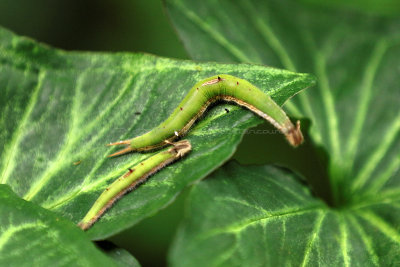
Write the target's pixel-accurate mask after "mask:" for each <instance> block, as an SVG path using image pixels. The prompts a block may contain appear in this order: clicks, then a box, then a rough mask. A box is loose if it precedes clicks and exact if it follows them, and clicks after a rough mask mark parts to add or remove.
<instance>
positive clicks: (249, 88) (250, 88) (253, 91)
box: [108, 74, 303, 157]
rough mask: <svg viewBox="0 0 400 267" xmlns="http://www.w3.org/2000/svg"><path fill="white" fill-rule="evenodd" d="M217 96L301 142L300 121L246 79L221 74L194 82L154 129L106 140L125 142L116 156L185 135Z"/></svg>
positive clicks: (291, 138) (149, 148) (288, 137)
mask: <svg viewBox="0 0 400 267" xmlns="http://www.w3.org/2000/svg"><path fill="white" fill-rule="evenodd" d="M219 100H223V101H227V102H234V103H236V104H238V105H240V106H243V107H246V108H248V109H250V110H251V111H253V112H254V113H256V114H257V115H259V116H260V117H262V118H263V119H265V120H267V121H269V122H270V123H272V125H274V126H275V127H276V128H277V129H278V130H279V131H281V132H282V133H283V134H284V135H285V136H286V138H287V140H288V141H289V143H290V144H291V145H293V146H297V145H299V144H301V143H302V142H303V135H302V133H301V131H300V122H299V121H297V124H296V126H294V125H293V124H292V122H291V121H290V120H289V118H288V117H287V115H286V113H285V112H284V111H283V109H281V107H280V106H278V105H277V104H276V103H275V102H274V101H273V100H272V99H271V97H270V96H269V95H267V94H265V93H264V92H262V91H261V90H260V89H258V88H257V87H256V86H254V85H252V84H251V83H249V82H248V81H246V80H243V79H240V78H237V77H234V76H231V75H226V74H221V75H216V76H213V77H210V78H207V79H204V80H202V81H200V82H198V83H196V84H195V85H194V86H193V88H192V89H191V90H190V91H189V93H188V94H187V95H186V97H185V98H184V99H183V100H182V102H181V103H180V104H179V106H178V107H177V108H176V109H175V110H174V112H173V113H172V114H171V115H170V116H169V118H168V119H166V120H165V121H164V122H163V123H161V124H160V125H159V126H157V127H156V128H154V129H153V130H151V131H149V132H147V133H145V134H143V135H141V136H137V137H134V138H132V139H129V140H125V141H119V142H115V143H110V144H108V145H109V146H113V145H127V146H126V148H125V149H122V150H120V151H118V152H116V153H114V154H111V155H109V157H112V156H118V155H122V154H125V153H128V152H131V151H148V150H153V149H157V148H160V147H163V146H165V145H167V144H170V143H171V142H173V141H174V140H175V139H177V138H179V137H181V136H183V135H185V134H186V133H187V132H188V131H189V129H190V128H191V127H192V125H193V124H194V122H195V121H196V120H197V119H198V118H199V117H201V115H202V114H203V113H204V112H205V111H206V109H207V107H208V106H209V105H210V104H212V103H214V102H216V101H219Z"/></svg>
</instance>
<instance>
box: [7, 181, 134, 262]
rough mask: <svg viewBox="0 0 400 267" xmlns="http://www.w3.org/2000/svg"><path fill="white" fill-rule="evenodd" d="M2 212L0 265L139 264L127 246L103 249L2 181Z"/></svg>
mask: <svg viewBox="0 0 400 267" xmlns="http://www.w3.org/2000/svg"><path fill="white" fill-rule="evenodd" d="M0 214H1V217H0V266H18V267H22V266H83V267H86V266H94V267H98V266H116V267H117V266H138V265H137V264H136V265H135V264H133V263H135V262H136V260H135V259H134V258H133V257H132V256H131V255H130V254H128V253H127V252H126V251H124V250H121V249H119V250H117V251H115V250H114V251H111V252H109V253H108V255H109V256H106V254H103V253H101V252H100V251H99V250H98V249H97V248H96V247H95V246H94V244H93V243H92V242H91V241H90V240H89V239H88V238H87V236H86V235H85V234H84V233H83V232H82V231H81V230H80V229H79V228H77V227H76V226H75V225H74V224H72V223H71V222H70V221H68V220H66V219H64V218H62V217H61V216H58V215H57V214H54V213H53V212H51V211H48V210H46V209H43V208H41V207H39V206H37V205H35V204H33V203H31V202H28V201H25V200H22V199H21V198H20V197H18V196H17V195H16V194H15V193H14V192H12V191H11V189H10V187H9V186H7V185H0ZM112 259H114V260H112ZM122 262H123V263H124V265H122Z"/></svg>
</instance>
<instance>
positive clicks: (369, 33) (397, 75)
mask: <svg viewBox="0 0 400 267" xmlns="http://www.w3.org/2000/svg"><path fill="white" fill-rule="evenodd" d="M309 2H311V1H309ZM166 3H167V8H168V12H169V14H170V17H171V20H172V22H173V24H174V25H175V27H176V29H177V31H178V32H179V34H180V37H181V38H182V40H183V42H184V44H185V46H186V48H187V50H188V51H189V53H190V55H191V56H192V57H193V58H194V59H201V60H210V59H212V60H218V61H224V62H253V63H263V64H268V65H271V66H276V67H283V68H286V69H289V70H292V71H303V72H310V73H314V74H315V75H316V76H317V79H318V86H317V87H314V88H312V89H310V90H307V91H306V92H304V93H302V94H300V95H299V96H297V97H295V98H294V99H293V100H291V101H290V102H289V103H287V104H286V105H285V107H286V108H287V109H288V110H290V111H291V113H292V114H293V115H295V116H299V117H300V116H302V117H305V118H309V119H310V120H311V123H312V125H311V128H310V132H309V134H310V137H311V139H312V140H313V142H314V144H315V145H316V146H318V147H320V148H322V149H323V151H324V152H325V153H326V155H327V158H328V160H327V167H326V168H327V173H328V179H329V180H327V181H326V184H327V185H328V184H330V185H331V187H332V191H333V192H332V194H333V196H334V203H333V204H332V205H333V206H335V208H337V209H339V208H340V210H337V211H336V213H334V214H337V216H339V217H340V216H343V217H345V216H347V215H346V214H349V213H352V212H355V213H362V214H363V216H364V217H363V218H364V219H365V220H366V221H368V220H372V221H373V224H374V225H379V229H380V230H381V231H383V232H385V233H386V234H387V235H390V236H392V237H393V240H394V241H395V243H396V245H395V246H394V245H393V243H390V242H388V241H387V240H385V239H379V238H375V237H374V233H371V232H370V231H371V229H373V228H365V227H364V228H362V227H361V226H360V227H356V226H354V225H357V224H360V222H357V221H356V224H354V225H353V227H352V228H351V229H352V231H353V230H354V231H362V232H360V235H362V236H363V238H362V239H361V241H362V242H361V243H360V244H359V245H358V246H357V247H353V248H352V250H351V248H348V249H349V251H347V252H346V253H359V255H360V260H361V259H362V255H363V253H370V254H371V255H374V253H375V254H376V253H378V252H377V251H376V249H375V248H372V249H370V248H371V246H370V245H369V243H370V242H380V243H379V244H377V245H379V246H382V247H385V248H386V249H387V250H388V253H389V254H390V255H392V256H393V255H394V254H393V253H392V251H398V243H399V242H400V240H399V238H398V237H399V230H400V224H399V220H398V218H399V217H400V213H399V206H400V205H399V200H400V138H399V137H400V109H399V106H400V90H399V89H400V68H399V58H400V31H399V29H400V20H399V19H398V18H387V17H379V16H372V15H365V14H362V13H357V12H350V11H346V10H344V9H343V8H340V9H332V8H330V9H329V8H326V7H325V8H324V7H321V6H319V5H316V6H314V5H311V4H304V3H301V1H293V0H270V1H261V0H260V1H257V0H238V1H226V0H222V1H218V2H216V1H212V0H207V1H201V2H199V1H189V0H167V1H166ZM323 160H324V159H322V161H323ZM254 186H256V187H257V186H259V185H258V184H255V185H254ZM265 198H267V199H268V198H269V196H268V195H266V196H265ZM371 204H374V205H375V206H373V207H372V206H371V208H367V207H370V205H371ZM357 207H365V208H363V209H361V208H360V209H357ZM346 220H347V219H346ZM305 221H306V219H305ZM317 222H318V218H314V220H313V221H312V223H313V224H315V223H317ZM333 223H335V224H337V227H339V228H340V227H348V225H347V224H346V223H344V221H343V220H334V222H333ZM360 229H361V230H360ZM280 231H282V230H280ZM373 231H375V230H373ZM355 233H357V232H355ZM326 235H331V232H329V230H328V229H327V230H325V229H321V231H319V232H318V235H316V236H318V238H321V239H324V238H327V236H326ZM270 245H271V246H275V245H274V244H270ZM318 245H320V246H322V244H318ZM227 250H228V249H227ZM226 253H228V252H226ZM319 253H320V254H319V256H318V255H317V254H314V256H313V257H314V258H313V262H318V261H319V260H320V259H321V258H323V257H325V254H324V251H323V250H319ZM373 258H374V256H371V259H373ZM388 259H390V258H388ZM243 260H244V259H243ZM389 262H390V260H389ZM361 263H362V262H361V261H360V262H358V264H360V265H361Z"/></svg>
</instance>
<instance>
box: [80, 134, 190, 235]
mask: <svg viewBox="0 0 400 267" xmlns="http://www.w3.org/2000/svg"><path fill="white" fill-rule="evenodd" d="M171 145H173V147H172V148H170V149H168V150H164V151H161V152H159V153H157V154H155V155H153V156H151V157H149V158H148V159H146V160H144V161H142V162H140V163H139V164H137V165H136V166H134V167H132V168H129V169H128V171H127V172H126V173H125V174H123V175H122V176H121V177H119V178H118V179H117V180H115V181H114V182H113V183H112V184H111V185H110V186H109V187H107V188H106V190H104V191H103V193H102V194H101V195H100V196H99V198H98V199H97V200H96V202H95V203H94V204H93V206H92V207H91V208H90V210H89V211H88V213H87V214H86V215H85V217H84V218H83V219H82V221H81V222H79V223H78V226H79V227H80V228H81V229H82V230H87V229H89V228H90V227H91V226H92V225H93V224H94V223H95V222H96V221H97V220H98V219H99V218H100V217H101V216H102V215H103V214H104V213H105V212H106V211H107V210H108V209H109V208H110V207H111V206H112V205H113V204H114V203H115V202H116V201H117V200H118V199H120V198H121V197H122V196H123V195H125V194H126V193H128V192H130V191H131V190H133V189H135V188H136V187H137V186H138V185H140V184H141V183H143V182H144V181H146V180H147V178H149V177H150V176H151V175H153V174H154V173H156V172H158V171H159V170H161V169H162V168H164V167H165V166H167V165H168V164H171V163H172V162H174V161H176V160H178V159H180V158H182V157H183V156H185V155H186V154H188V153H189V152H190V151H191V149H192V146H191V144H190V142H189V141H187V140H181V141H179V142H176V143H172V144H171Z"/></svg>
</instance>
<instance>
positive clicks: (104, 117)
mask: <svg viewBox="0 0 400 267" xmlns="http://www.w3.org/2000/svg"><path fill="white" fill-rule="evenodd" d="M218 73H228V74H232V75H236V76H240V77H243V78H244V79H247V80H249V81H251V82H253V83H254V84H256V85H258V86H259V87H260V88H262V89H263V90H265V91H266V92H267V93H269V94H271V96H272V97H273V98H274V99H275V100H276V101H277V103H279V104H283V102H284V101H285V100H287V99H288V98H289V97H291V96H292V95H294V94H295V93H297V92H299V91H300V90H302V89H304V88H305V87H307V86H310V85H311V84H312V83H313V78H312V77H311V76H310V75H305V74H296V73H293V72H288V71H281V70H277V69H273V68H268V67H264V66H257V65H244V64H241V65H234V64H218V63H194V62H191V61H178V60H171V59H166V58H158V57H155V56H151V55H145V54H128V53H125V54H123V53H118V54H100V53H75V52H70V53H66V52H63V51H60V50H56V49H52V48H48V47H46V46H43V45H40V44H37V43H35V42H33V41H31V40H29V39H25V38H20V37H17V36H15V35H13V34H12V33H10V32H8V31H6V30H0V92H1V96H2V97H1V99H0V114H1V117H0V148H1V150H0V153H1V154H0V155H1V156H0V183H5V184H9V185H10V186H11V188H12V189H13V190H14V191H15V192H16V193H17V194H18V195H19V196H21V197H22V198H24V199H26V200H29V201H33V202H34V203H36V204H38V205H40V206H42V207H44V208H46V209H49V210H53V211H56V212H58V213H60V214H62V215H63V216H64V217H66V218H68V219H70V220H71V221H73V222H75V223H77V222H78V221H79V220H80V219H82V217H83V216H84V215H85V213H86V212H87V211H88V210H89V208H90V207H91V205H92V204H93V203H94V201H95V200H96V199H97V197H98V196H99V195H100V193H101V192H102V191H103V190H104V189H105V188H106V187H107V185H108V184H110V183H111V182H112V181H113V180H114V179H115V178H116V177H118V176H119V175H121V174H122V173H123V172H125V171H126V170H127V169H128V168H129V167H131V166H132V165H134V164H137V163H138V162H140V161H141V160H143V159H145V158H147V157H149V156H150V155H151V153H144V154H140V153H133V154H128V155H125V156H122V157H118V158H107V157H106V156H107V155H108V154H110V153H111V152H112V151H115V150H116V149H115V148H110V147H106V146H105V144H107V143H109V142H110V141H118V140H121V139H127V138H130V137H134V136H137V135H140V134H143V133H145V132H146V131H148V130H150V129H152V128H154V127H155V126H157V125H158V124H159V123H160V122H162V121H163V120H165V119H166V118H167V117H168V115H169V114H170V113H171V112H172V110H173V109H174V108H175V107H176V106H177V105H178V103H179V102H180V101H181V99H183V97H184V95H185V94H186V93H187V92H188V90H189V89H190V88H191V87H192V85H193V84H194V83H195V82H197V81H198V80H200V79H202V78H205V77H208V76H211V75H215V74H218ZM224 108H229V109H230V110H231V112H230V113H229V114H227V113H226V111H225V110H224ZM260 122H261V119H259V118H257V117H256V116H254V115H253V114H252V113H250V112H248V111H246V110H243V109H241V108H239V107H235V106H228V105H225V106H220V107H219V108H215V109H213V110H212V111H211V112H210V113H209V114H208V115H207V116H206V117H205V118H203V119H202V120H201V121H200V122H199V123H198V124H197V125H196V127H195V129H194V130H193V131H191V132H190V134H189V135H188V139H189V140H190V141H191V142H192V145H193V147H194V149H193V151H192V153H191V154H190V155H189V156H188V157H187V158H185V159H184V160H181V161H180V162H178V163H176V164H174V165H173V166H170V167H167V168H166V169H164V170H162V171H161V172H159V173H158V174H156V175H155V176H154V177H153V178H151V179H150V181H149V182H147V183H146V184H145V185H144V186H141V187H140V188H139V189H138V190H136V191H135V192H134V193H132V194H129V195H127V196H126V197H124V198H123V199H121V200H120V201H119V202H118V203H117V204H116V205H115V207H114V208H112V209H111V210H110V211H109V212H107V213H106V215H105V216H104V217H103V218H102V219H101V220H100V221H99V222H98V223H96V224H95V226H94V227H93V228H92V229H90V230H89V232H88V233H89V234H90V236H91V237H92V238H94V239H99V238H104V237H107V236H110V235H111V234H113V233H116V232H118V231H121V230H122V229H125V228H127V227H129V226H132V225H133V224H135V223H136V222H138V221H139V220H141V219H143V218H145V217H147V216H149V215H152V214H154V213H156V212H157V211H158V210H159V209H160V208H162V207H164V206H166V205H167V204H168V203H169V202H171V201H172V200H173V199H174V197H175V196H176V195H177V194H178V193H179V192H180V190H181V189H182V188H183V187H184V186H186V185H187V184H188V183H191V182H193V181H195V180H198V179H200V178H202V177H204V176H206V175H207V174H208V173H210V172H211V171H212V170H213V169H215V168H216V167H218V166H219V165H221V164H222V163H223V162H224V161H225V160H226V159H227V158H229V156H230V155H231V154H232V153H233V151H234V150H235V147H236V145H237V144H238V142H239V141H240V139H241V136H242V134H243V132H244V130H245V129H246V128H248V127H251V126H254V125H256V124H258V123H260Z"/></svg>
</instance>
